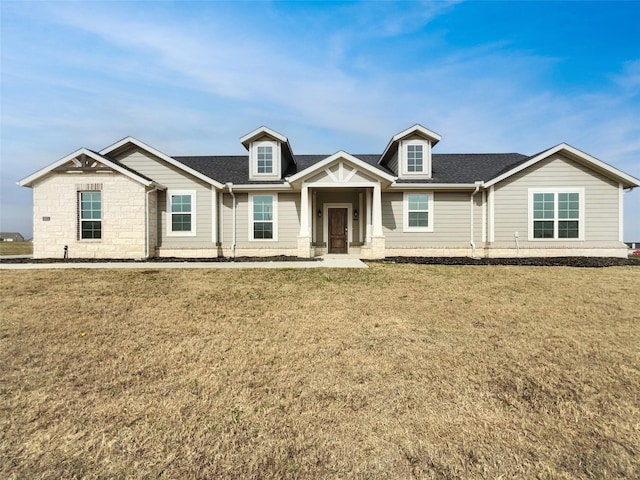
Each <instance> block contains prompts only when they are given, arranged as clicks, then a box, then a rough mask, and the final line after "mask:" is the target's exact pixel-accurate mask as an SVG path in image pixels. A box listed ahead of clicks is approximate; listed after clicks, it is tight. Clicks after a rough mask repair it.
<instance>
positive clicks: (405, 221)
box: [402, 190, 435, 232]
mask: <svg viewBox="0 0 640 480" xmlns="http://www.w3.org/2000/svg"><path fill="white" fill-rule="evenodd" d="M415 194H421V195H427V197H428V199H427V202H428V205H429V208H428V210H427V212H428V213H429V214H428V221H429V224H428V225H427V226H426V227H410V226H409V195H415ZM433 198H434V195H433V192H429V191H421V190H415V191H411V192H403V194H402V231H403V232H433V225H434V218H435V217H434V213H433V212H434V207H435V202H434V201H433Z"/></svg>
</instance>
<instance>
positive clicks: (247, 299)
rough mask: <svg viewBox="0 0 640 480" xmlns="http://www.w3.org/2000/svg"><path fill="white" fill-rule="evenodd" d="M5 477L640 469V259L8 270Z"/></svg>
mask: <svg viewBox="0 0 640 480" xmlns="http://www.w3.org/2000/svg"><path fill="white" fill-rule="evenodd" d="M0 280H1V282H0V291H1V295H0V309H1V310H0V311H1V312H2V320H1V322H0V458H1V459H2V460H1V461H0V477H2V478H43V479H58V478H123V479H124V478H176V479H177V478H202V479H205V478H367V479H368V478H412V477H413V478H434V479H453V478H543V479H545V478H548V479H562V478H567V479H568V478H580V479H588V478H639V477H640V394H639V392H640V348H639V345H640V314H639V311H640V290H639V289H638V285H639V284H640V269H639V268H638V267H612V268H601V269H590V268H567V267H497V266H493V267H486V266H485V267H483V266H468V267H465V266H457V267H452V266H416V265H388V264H371V268H370V269H368V270H324V269H310V270H159V269H148V270H138V271H135V270H131V271H129V270H127V271H124V270H60V271H53V270H35V271H7V270H2V271H0Z"/></svg>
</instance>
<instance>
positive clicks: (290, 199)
mask: <svg viewBox="0 0 640 480" xmlns="http://www.w3.org/2000/svg"><path fill="white" fill-rule="evenodd" d="M256 194H258V193H257V192H256ZM260 194H264V195H270V194H274V193H273V192H260ZM235 195H236V247H238V248H266V249H267V248H268V249H270V248H275V249H277V248H296V247H297V246H298V234H299V233H300V220H299V218H300V216H299V211H300V195H299V194H296V193H277V194H275V195H277V196H278V241H277V242H275V241H250V240H249V225H250V219H249V212H250V208H249V194H248V193H236V194H235ZM222 228H223V233H222V237H223V246H225V247H230V246H231V244H232V243H233V199H232V197H231V195H229V194H226V193H225V194H224V200H223V207H222Z"/></svg>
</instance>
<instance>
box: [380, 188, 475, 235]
mask: <svg viewBox="0 0 640 480" xmlns="http://www.w3.org/2000/svg"><path fill="white" fill-rule="evenodd" d="M469 195H470V193H469V192H433V215H431V219H432V221H433V222H434V223H433V226H434V228H433V232H404V231H403V223H404V220H403V213H404V210H403V204H402V202H403V194H402V192H397V193H396V192H393V193H383V194H382V229H383V232H384V236H385V239H386V246H387V248H414V247H416V248H420V247H423V248H446V247H454V248H455V247H468V246H469V238H470V206H469ZM474 215H476V216H481V210H480V208H476V210H475V211H474ZM474 220H475V219H474ZM474 223H476V225H477V232H480V229H481V224H479V223H477V222H475V221H474ZM479 241H480V235H479V233H477V242H476V243H478V242H479Z"/></svg>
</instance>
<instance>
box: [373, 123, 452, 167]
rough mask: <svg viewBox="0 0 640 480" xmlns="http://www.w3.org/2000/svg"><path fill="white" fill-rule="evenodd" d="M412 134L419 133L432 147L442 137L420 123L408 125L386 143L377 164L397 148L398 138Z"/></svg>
mask: <svg viewBox="0 0 640 480" xmlns="http://www.w3.org/2000/svg"><path fill="white" fill-rule="evenodd" d="M413 134H417V135H420V136H421V137H424V138H425V139H427V140H429V141H430V142H431V146H432V147H433V146H434V145H435V144H436V143H438V142H439V141H440V140H441V139H442V137H441V136H440V135H439V134H437V133H436V132H432V131H431V130H429V129H428V128H425V127H423V126H422V125H420V124H415V125H414V126H413V127H409V128H407V129H406V130H403V131H402V132H400V133H398V134H397V135H394V136H393V138H392V139H391V140H390V141H389V143H388V144H387V147H386V148H385V149H384V152H382V155H381V156H380V160H378V164H380V165H381V164H382V163H383V162H384V161H385V159H386V158H387V156H390V155H392V152H393V151H395V150H397V148H398V143H399V142H400V140H402V139H403V138H406V137H408V136H409V135H413Z"/></svg>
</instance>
